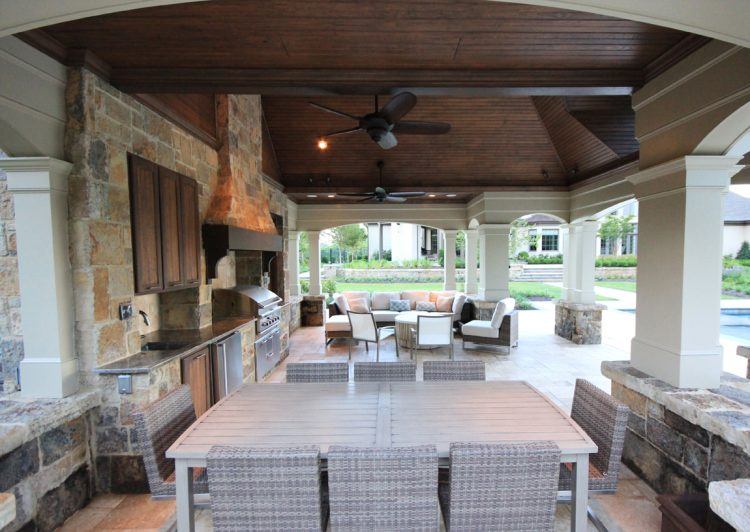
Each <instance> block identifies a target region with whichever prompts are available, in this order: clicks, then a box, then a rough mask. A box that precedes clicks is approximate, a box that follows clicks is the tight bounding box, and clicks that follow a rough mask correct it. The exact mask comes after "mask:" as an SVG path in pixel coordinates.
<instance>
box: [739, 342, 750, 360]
mask: <svg viewBox="0 0 750 532" xmlns="http://www.w3.org/2000/svg"><path fill="white" fill-rule="evenodd" d="M737 356H738V357H743V358H748V359H750V346H746V345H738V346H737Z"/></svg>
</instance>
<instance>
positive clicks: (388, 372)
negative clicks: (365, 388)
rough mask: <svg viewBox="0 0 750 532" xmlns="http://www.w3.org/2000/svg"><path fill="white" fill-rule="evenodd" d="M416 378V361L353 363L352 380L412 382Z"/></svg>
mask: <svg viewBox="0 0 750 532" xmlns="http://www.w3.org/2000/svg"><path fill="white" fill-rule="evenodd" d="M416 380H417V364H416V362H355V363H354V382H399V381H401V382H409V381H412V382H413V381H416Z"/></svg>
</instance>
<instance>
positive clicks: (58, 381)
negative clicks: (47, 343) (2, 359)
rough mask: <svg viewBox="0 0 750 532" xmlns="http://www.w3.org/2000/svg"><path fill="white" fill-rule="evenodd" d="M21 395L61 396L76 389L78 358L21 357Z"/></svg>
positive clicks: (65, 395) (74, 391) (72, 392)
mask: <svg viewBox="0 0 750 532" xmlns="http://www.w3.org/2000/svg"><path fill="white" fill-rule="evenodd" d="M20 367H21V395H22V396H24V397H54V398H62V397H67V396H68V395H72V394H74V393H76V392H77V391H78V360H77V359H73V360H59V359H55V358H27V359H23V360H22V361H21V364H20Z"/></svg>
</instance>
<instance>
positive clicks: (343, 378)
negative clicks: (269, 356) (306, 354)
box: [286, 362, 349, 382]
mask: <svg viewBox="0 0 750 532" xmlns="http://www.w3.org/2000/svg"><path fill="white" fill-rule="evenodd" d="M348 381H349V364H347V363H346V362H297V363H294V362H292V363H289V364H287V365H286V382H348Z"/></svg>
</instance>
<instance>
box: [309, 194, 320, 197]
mask: <svg viewBox="0 0 750 532" xmlns="http://www.w3.org/2000/svg"><path fill="white" fill-rule="evenodd" d="M307 197H308V198H317V197H318V195H317V194H308V195H307Z"/></svg>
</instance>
